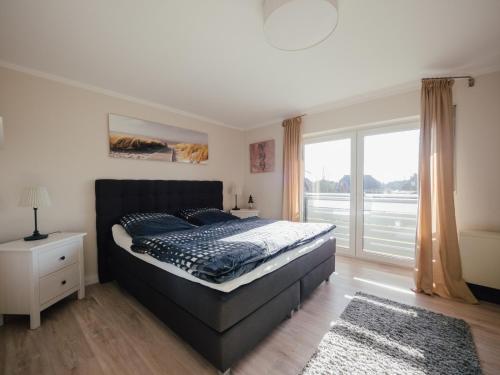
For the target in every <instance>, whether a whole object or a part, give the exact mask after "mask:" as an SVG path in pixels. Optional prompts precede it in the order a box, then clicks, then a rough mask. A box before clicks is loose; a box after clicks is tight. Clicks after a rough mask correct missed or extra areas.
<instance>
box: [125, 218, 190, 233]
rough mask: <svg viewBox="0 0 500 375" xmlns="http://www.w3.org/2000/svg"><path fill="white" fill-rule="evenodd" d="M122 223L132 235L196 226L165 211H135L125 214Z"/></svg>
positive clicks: (165, 231) (173, 230)
mask: <svg viewBox="0 0 500 375" xmlns="http://www.w3.org/2000/svg"><path fill="white" fill-rule="evenodd" d="M120 224H121V225H122V227H123V228H125V230H126V231H127V233H128V234H130V236H132V237H135V236H151V235H155V234H160V233H167V232H175V231H180V230H187V229H193V228H196V227H195V226H194V225H192V224H189V223H188V222H186V221H184V220H182V219H179V218H178V217H175V216H173V215H169V214H165V213H134V214H128V215H125V216H123V217H122V218H121V219H120Z"/></svg>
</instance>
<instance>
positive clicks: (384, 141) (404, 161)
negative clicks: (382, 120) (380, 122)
mask: <svg viewBox="0 0 500 375" xmlns="http://www.w3.org/2000/svg"><path fill="white" fill-rule="evenodd" d="M418 148H419V130H418V129H415V130H406V131H400V132H394V133H386V134H377V135H369V136H365V137H364V163H363V164H364V174H365V175H372V176H373V177H375V178H376V179H377V180H379V181H381V182H389V181H396V180H405V179H408V178H409V177H410V176H412V175H413V174H414V173H417V169H418ZM304 163H305V176H306V177H307V178H309V179H311V180H313V181H314V180H320V179H321V178H322V176H323V174H324V176H325V178H326V179H327V180H333V181H339V179H340V178H342V176H344V175H349V174H350V168H351V140H350V139H349V138H347V139H339V140H333V141H328V142H321V143H314V144H306V145H305V153H304Z"/></svg>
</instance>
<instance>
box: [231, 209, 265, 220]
mask: <svg viewBox="0 0 500 375" xmlns="http://www.w3.org/2000/svg"><path fill="white" fill-rule="evenodd" d="M229 212H230V213H231V215H234V216H238V217H239V218H240V219H245V218H247V217H253V216H259V210H256V209H250V208H242V209H241V210H231V211H229Z"/></svg>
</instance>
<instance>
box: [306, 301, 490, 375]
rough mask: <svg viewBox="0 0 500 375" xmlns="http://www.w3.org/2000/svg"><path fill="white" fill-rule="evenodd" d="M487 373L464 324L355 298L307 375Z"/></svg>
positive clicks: (390, 303) (405, 307) (414, 309)
mask: <svg viewBox="0 0 500 375" xmlns="http://www.w3.org/2000/svg"><path fill="white" fill-rule="evenodd" d="M327 374H335V375H337V374H436V375H437V374H440V375H442V374H482V372H481V367H480V364H479V359H478V356H477V353H476V347H475V345H474V341H473V339H472V335H471V331H470V328H469V325H468V324H467V323H466V322H464V321H463V320H460V319H455V318H452V317H449V316H446V315H441V314H436V313H433V312H431V311H428V310H424V309H421V308H417V307H413V306H408V305H403V304H401V303H397V302H394V301H391V300H388V299H383V298H379V297H375V296H372V295H369V294H364V293H356V295H355V296H354V297H353V299H352V300H351V302H350V303H349V305H348V306H347V307H346V309H345V310H344V312H343V313H342V315H341V316H340V318H339V320H338V321H337V322H336V323H335V324H334V325H333V327H332V329H331V330H330V331H329V332H328V333H327V334H326V335H325V336H324V337H323V339H322V341H321V343H320V344H319V346H318V349H317V351H316V353H315V354H314V355H313V356H312V358H311V359H310V360H309V362H308V363H307V365H306V366H305V367H304V369H303V370H302V375H327Z"/></svg>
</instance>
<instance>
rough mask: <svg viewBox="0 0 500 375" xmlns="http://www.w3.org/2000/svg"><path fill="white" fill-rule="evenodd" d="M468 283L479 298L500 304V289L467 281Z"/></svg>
mask: <svg viewBox="0 0 500 375" xmlns="http://www.w3.org/2000/svg"><path fill="white" fill-rule="evenodd" d="M467 285H468V286H469V288H470V290H471V291H472V293H473V294H474V295H475V296H476V298H477V299H479V300H481V301H486V302H492V303H496V304H500V289H495V288H490V287H487V286H482V285H476V284H470V283H467Z"/></svg>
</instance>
